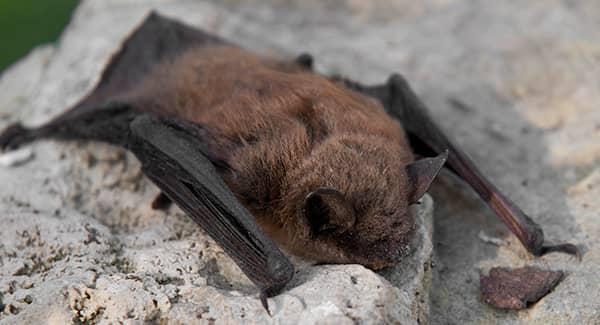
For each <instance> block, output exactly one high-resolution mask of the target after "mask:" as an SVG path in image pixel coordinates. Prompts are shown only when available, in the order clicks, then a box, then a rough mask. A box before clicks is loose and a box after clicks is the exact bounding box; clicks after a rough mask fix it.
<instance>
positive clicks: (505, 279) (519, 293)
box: [479, 266, 564, 309]
mask: <svg viewBox="0 0 600 325" xmlns="http://www.w3.org/2000/svg"><path fill="white" fill-rule="evenodd" d="M563 275H564V273H563V272H562V271H545V270H542V269H539V268H537V267H531V266H526V267H522V268H518V269H510V268H505V267H494V268H492V269H491V270H490V275H489V276H485V275H483V274H482V275H481V276H480V278H479V283H480V286H481V295H482V298H483V301H485V302H486V303H488V304H490V305H492V306H494V307H496V308H502V309H523V308H527V304H528V303H534V302H536V301H538V300H540V299H541V298H542V297H543V296H545V295H546V294H547V293H548V292H549V291H550V290H552V289H553V288H554V287H555V286H556V285H557V284H558V283H559V282H560V280H561V279H562V278H563Z"/></svg>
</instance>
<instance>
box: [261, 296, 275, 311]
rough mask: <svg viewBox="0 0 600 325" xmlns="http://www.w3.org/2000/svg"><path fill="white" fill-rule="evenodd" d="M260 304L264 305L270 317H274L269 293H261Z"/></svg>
mask: <svg viewBox="0 0 600 325" xmlns="http://www.w3.org/2000/svg"><path fill="white" fill-rule="evenodd" d="M260 302H261V303H262V305H263V307H265V310H266V311H267V314H269V316H273V315H271V311H270V310H269V302H268V301H267V292H266V291H261V293H260Z"/></svg>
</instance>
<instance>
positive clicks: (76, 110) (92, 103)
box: [0, 12, 229, 149]
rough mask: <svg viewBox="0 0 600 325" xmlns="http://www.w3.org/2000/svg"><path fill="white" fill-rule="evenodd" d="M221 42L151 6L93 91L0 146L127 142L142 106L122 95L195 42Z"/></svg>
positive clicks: (14, 128)
mask: <svg viewBox="0 0 600 325" xmlns="http://www.w3.org/2000/svg"><path fill="white" fill-rule="evenodd" d="M217 44H229V43H227V42H226V41H224V40H222V39H220V38H218V37H216V36H213V35H210V34H208V33H205V32H203V31H201V30H199V29H196V28H192V27H190V26H187V25H185V24H182V23H180V22H178V21H176V20H172V19H169V18H165V17H163V16H161V15H159V14H157V13H155V12H151V13H150V14H149V15H148V16H147V17H146V19H145V20H144V21H143V22H142V23H141V24H140V26H138V28H137V29H136V30H135V31H134V32H133V33H132V34H131V35H129V37H128V38H127V39H126V40H125V41H124V42H123V44H122V45H121V49H120V50H119V51H118V52H117V53H115V54H114V55H113V56H112V57H111V59H110V61H109V63H108V64H107V66H106V67H105V68H104V71H103V72H102V76H101V77H100V81H99V82H98V84H97V85H96V88H94V90H93V91H91V92H90V93H89V94H88V95H87V96H86V97H84V98H83V99H82V100H81V101H79V102H78V103H77V104H75V105H74V106H73V107H72V108H70V109H68V110H66V111H65V112H64V113H62V114H61V115H59V116H57V117H56V118H54V119H53V120H52V121H50V122H48V123H46V124H44V125H42V126H41V127H38V128H35V129H29V128H25V127H23V126H22V125H21V124H20V123H16V124H13V125H11V126H9V127H8V128H7V129H6V130H5V131H4V132H3V133H2V134H0V149H5V148H15V147H18V146H20V145H22V144H25V143H28V142H31V141H34V140H36V139H39V138H59V139H89V140H99V141H104V142H109V143H112V144H116V145H124V143H123V141H124V139H125V138H124V136H125V135H126V134H127V132H128V130H129V123H130V122H131V121H132V119H133V118H134V117H135V116H136V115H137V114H139V110H140V109H138V110H137V112H136V109H135V108H134V107H131V105H129V103H127V102H123V101H120V98H123V97H124V95H125V94H127V93H129V92H131V91H132V90H134V89H135V88H136V87H138V86H139V85H140V84H141V82H142V80H143V79H144V78H145V77H147V75H148V73H149V72H150V71H151V70H152V69H153V67H155V66H156V65H157V64H159V63H161V62H166V61H169V60H173V59H174V58H176V57H177V56H178V55H180V54H181V53H183V52H184V51H186V50H188V49H190V48H195V47H202V46H210V45H217ZM142 110H143V108H142Z"/></svg>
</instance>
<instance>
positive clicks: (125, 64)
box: [77, 11, 227, 107]
mask: <svg viewBox="0 0 600 325" xmlns="http://www.w3.org/2000/svg"><path fill="white" fill-rule="evenodd" d="M215 44H227V42H226V41H224V40H222V39H220V38H218V37H216V36H213V35H210V34H208V33H205V32H203V31H201V30H199V29H196V28H193V27H190V26H187V25H185V24H182V23H181V22H178V21H176V20H172V19H169V18H165V17H163V16H161V15H159V14H157V13H156V12H154V11H153V12H151V13H150V14H149V15H148V17H146V19H145V20H144V22H142V24H141V25H140V26H139V27H138V28H137V29H136V30H135V31H134V32H133V34H131V35H130V36H129V37H128V38H127V39H126V40H125V42H123V45H122V47H121V49H120V50H119V52H117V53H116V54H114V55H113V57H112V58H111V60H110V62H109V64H108V65H107V66H106V68H105V69H104V71H103V72H102V77H101V78H100V82H99V83H98V85H97V87H96V89H95V90H94V91H93V92H92V93H91V94H90V95H89V96H87V97H86V98H84V99H83V100H82V101H81V102H80V103H79V104H78V105H77V106H85V107H95V106H98V105H99V104H100V105H101V104H103V102H104V101H106V100H107V99H110V98H114V97H115V95H117V94H120V93H124V92H127V91H130V90H131V89H133V88H135V87H136V86H138V84H139V82H140V81H141V80H142V79H143V78H144V76H145V75H146V74H147V73H148V72H150V70H151V69H152V68H153V67H154V66H156V64H158V63H160V62H165V61H168V60H172V59H174V58H175V57H177V56H178V55H180V54H181V53H183V52H184V51H185V50H188V49H190V48H194V47H202V46H209V45H215Z"/></svg>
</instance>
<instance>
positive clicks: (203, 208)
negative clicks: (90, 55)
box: [128, 115, 294, 307]
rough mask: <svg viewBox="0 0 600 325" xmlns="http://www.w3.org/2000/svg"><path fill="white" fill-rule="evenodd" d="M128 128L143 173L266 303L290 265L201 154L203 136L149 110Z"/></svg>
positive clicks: (287, 274) (282, 283)
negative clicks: (217, 247) (228, 258)
mask: <svg viewBox="0 0 600 325" xmlns="http://www.w3.org/2000/svg"><path fill="white" fill-rule="evenodd" d="M130 129H131V133H130V139H129V141H128V142H129V143H128V147H129V149H130V150H131V151H132V152H133V153H134V154H135V155H136V156H137V157H138V159H139V160H140V161H141V163H142V169H143V171H144V174H146V175H147V176H148V177H149V178H150V179H151V180H152V181H153V182H154V183H155V184H156V185H157V186H158V187H160V189H161V190H162V191H163V193H165V194H166V195H167V196H168V197H169V198H170V199H171V200H172V201H173V202H174V203H175V204H177V205H178V206H179V207H180V208H181V209H182V210H183V211H185V212H186V213H187V214H188V215H189V216H190V217H191V218H192V219H193V220H194V221H195V222H196V223H198V224H199V225H200V226H201V227H202V229H204V230H205V231H206V232H207V233H208V234H209V235H210V236H211V237H212V238H213V239H214V240H215V241H216V242H218V243H219V245H221V247H222V248H223V249H224V250H225V251H226V252H227V254H229V255H230V256H231V257H232V258H233V259H234V261H235V262H236V263H237V264H238V265H239V266H240V268H241V269H242V271H244V273H245V274H246V275H247V276H248V277H249V278H250V280H252V282H254V283H255V284H256V285H257V286H258V287H259V288H260V290H261V294H262V295H261V298H262V301H263V304H266V300H265V297H266V296H272V295H274V294H277V293H278V292H279V291H280V290H281V289H282V288H283V287H284V286H285V284H286V283H287V282H289V280H290V279H291V278H292V276H293V273H294V268H293V265H292V264H291V263H290V262H289V260H288V259H287V258H286V257H285V256H284V255H283V254H282V253H281V251H280V250H279V249H278V248H277V246H275V244H274V243H273V241H272V240H271V239H270V238H268V237H267V236H266V235H265V234H264V233H263V232H262V231H261V230H260V229H259V228H258V226H257V224H256V222H255V220H254V217H253V216H251V215H250V213H249V212H248V211H247V210H246V209H245V208H244V207H243V206H242V205H241V204H240V202H239V201H238V200H237V199H236V197H235V196H234V194H233V193H232V192H231V190H230V189H229V188H228V187H227V186H226V184H225V183H224V182H223V180H222V179H221V177H220V176H219V174H218V173H217V171H216V170H215V167H214V166H213V164H212V163H211V162H210V160H209V159H208V158H206V157H205V156H204V155H203V154H202V151H201V148H202V147H203V146H204V143H203V141H202V139H199V138H198V137H197V136H196V135H195V134H193V132H191V131H190V129H188V128H186V127H185V126H183V124H180V123H178V122H177V121H174V120H169V119H161V118H156V117H153V116H150V115H141V116H139V117H137V118H136V119H135V120H134V121H133V122H132V123H131V125H130ZM265 307H266V306H265Z"/></svg>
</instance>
